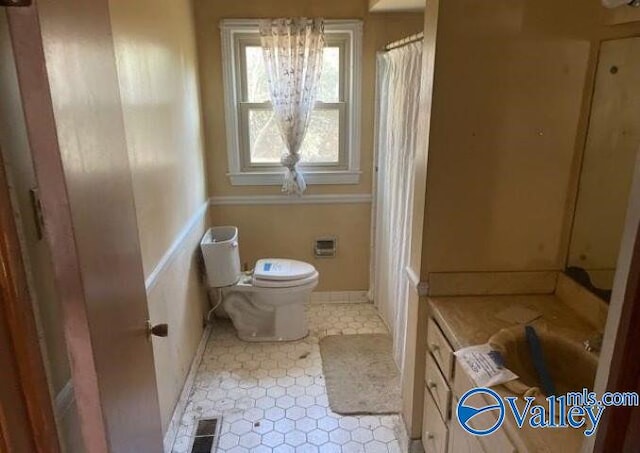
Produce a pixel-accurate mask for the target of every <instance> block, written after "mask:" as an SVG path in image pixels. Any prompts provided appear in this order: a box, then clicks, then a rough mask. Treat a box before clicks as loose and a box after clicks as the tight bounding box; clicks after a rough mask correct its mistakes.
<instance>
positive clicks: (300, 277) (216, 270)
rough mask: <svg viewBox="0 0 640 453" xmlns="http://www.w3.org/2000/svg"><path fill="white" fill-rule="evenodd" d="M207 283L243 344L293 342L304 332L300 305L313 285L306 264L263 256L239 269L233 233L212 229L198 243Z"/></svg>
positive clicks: (315, 273) (311, 270)
mask: <svg viewBox="0 0 640 453" xmlns="http://www.w3.org/2000/svg"><path fill="white" fill-rule="evenodd" d="M200 248H201V250H202V255H203V258H204V263H205V268H206V270H207V282H208V285H209V287H210V288H219V289H221V294H222V307H223V308H224V311H225V312H226V314H227V315H228V316H229V317H230V318H231V321H232V322H233V325H234V327H235V328H236V331H237V332H238V337H239V338H240V339H242V340H245V341H293V340H299V339H301V338H304V337H305V336H307V334H308V333H309V327H308V323H307V316H306V310H305V306H306V305H307V303H309V299H310V296H311V292H312V291H313V290H314V288H315V287H316V286H317V285H318V278H319V274H318V271H317V270H316V269H315V267H313V265H311V264H309V263H305V262H302V261H296V260H291V259H283V258H263V259H259V260H258V261H257V262H256V265H255V267H254V269H253V270H252V271H249V272H241V271H240V258H239V250H238V249H239V247H238V229H237V228H236V227H213V228H211V229H209V231H207V233H206V234H205V235H204V237H203V238H202V241H201V243H200Z"/></svg>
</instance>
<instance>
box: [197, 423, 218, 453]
mask: <svg viewBox="0 0 640 453" xmlns="http://www.w3.org/2000/svg"><path fill="white" fill-rule="evenodd" d="M221 426H222V417H212V418H202V419H200V420H198V424H197V425H196V432H195V435H194V437H193V444H192V445H191V450H189V451H190V452H191V453H213V452H215V451H216V450H217V448H218V437H219V434H220V427H221Z"/></svg>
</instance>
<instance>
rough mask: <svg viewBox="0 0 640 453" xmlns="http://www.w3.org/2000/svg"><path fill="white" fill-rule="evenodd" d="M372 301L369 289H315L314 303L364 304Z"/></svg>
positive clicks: (312, 301) (312, 299)
mask: <svg viewBox="0 0 640 453" xmlns="http://www.w3.org/2000/svg"><path fill="white" fill-rule="evenodd" d="M367 302H371V301H370V300H369V292H368V291H314V292H312V293H311V303H312V304H362V303H367Z"/></svg>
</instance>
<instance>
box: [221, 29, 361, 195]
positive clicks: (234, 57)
mask: <svg viewBox="0 0 640 453" xmlns="http://www.w3.org/2000/svg"><path fill="white" fill-rule="evenodd" d="M220 29H221V38H222V65H223V83H224V103H225V122H226V136H227V158H228V170H229V171H228V173H227V176H229V178H230V181H231V184H232V185H280V184H282V175H283V173H284V169H283V168H282V167H275V166H269V165H266V166H264V167H263V168H260V165H255V164H254V165H252V166H251V168H249V167H248V166H247V165H246V160H247V156H245V155H244V154H245V153H244V152H243V151H242V148H241V144H242V140H243V138H242V137H241V134H240V131H241V123H242V121H241V119H242V118H243V116H242V108H241V107H239V106H240V105H241V103H242V102H243V96H242V93H240V92H239V90H242V89H243V84H242V83H238V80H239V79H240V78H241V77H242V74H241V72H240V66H241V65H240V64H239V62H240V59H241V53H240V52H241V47H242V46H241V45H240V43H238V42H237V40H236V37H242V35H247V34H253V33H257V32H258V29H259V21H258V19H226V20H222V21H221V22H220ZM325 33H326V35H327V38H328V39H330V36H331V35H332V34H334V35H336V36H340V35H343V36H344V35H347V36H348V37H349V38H350V40H351V46H350V47H351V48H350V49H349V48H347V49H345V50H346V51H349V50H350V51H351V52H350V55H349V60H350V62H351V65H345V70H346V71H348V74H347V76H346V78H345V79H346V80H348V82H347V86H344V87H341V91H342V92H343V93H345V98H344V102H345V103H344V104H343V107H342V108H341V109H340V115H341V120H343V119H344V120H345V121H346V127H345V128H344V131H345V137H343V138H342V140H341V147H342V148H343V150H341V153H345V156H344V159H343V160H342V155H341V162H340V164H339V165H337V166H333V165H323V164H306V165H304V166H301V169H302V171H303V172H304V174H305V179H306V181H307V182H308V183H309V184H358V183H359V182H360V175H361V173H362V172H361V171H360V96H361V83H360V81H361V65H362V21H361V20H326V21H325ZM347 96H348V97H347ZM339 104H340V103H327V104H326V105H327V106H332V105H333V106H337V105H339ZM250 105H254V104H253V103H252V104H250ZM255 105H258V104H255ZM317 105H318V106H319V107H320V106H321V105H322V103H321V102H318V103H317Z"/></svg>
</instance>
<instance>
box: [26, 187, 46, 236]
mask: <svg viewBox="0 0 640 453" xmlns="http://www.w3.org/2000/svg"><path fill="white" fill-rule="evenodd" d="M29 199H30V200H31V209H32V210H33V221H34V223H35V228H36V237H37V238H38V240H41V239H42V238H43V236H44V215H43V214H42V203H40V193H39V192H38V188H37V187H34V188H32V189H29Z"/></svg>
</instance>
